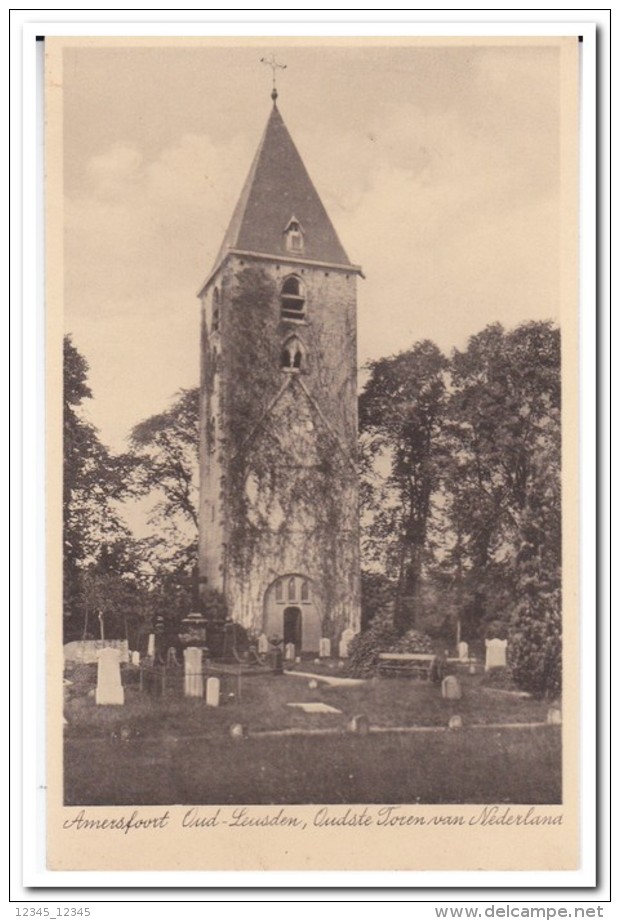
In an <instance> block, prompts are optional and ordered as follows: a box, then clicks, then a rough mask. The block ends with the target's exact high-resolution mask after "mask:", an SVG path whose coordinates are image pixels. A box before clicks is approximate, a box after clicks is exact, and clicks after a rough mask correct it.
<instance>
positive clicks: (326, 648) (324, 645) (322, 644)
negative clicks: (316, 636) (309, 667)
mask: <svg viewBox="0 0 620 921" xmlns="http://www.w3.org/2000/svg"><path fill="white" fill-rule="evenodd" d="M331 654H332V644H331V641H330V640H329V639H328V638H327V637H326V636H323V637H321V639H320V640H319V657H320V658H321V659H329V657H330V656H331Z"/></svg>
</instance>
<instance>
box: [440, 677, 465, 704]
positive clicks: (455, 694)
mask: <svg viewBox="0 0 620 921" xmlns="http://www.w3.org/2000/svg"><path fill="white" fill-rule="evenodd" d="M441 696H442V697H444V698H445V699H446V700H460V699H461V697H462V691H461V684H460V682H459V679H458V678H457V677H456V676H455V675H446V677H445V678H444V679H443V681H442V682H441Z"/></svg>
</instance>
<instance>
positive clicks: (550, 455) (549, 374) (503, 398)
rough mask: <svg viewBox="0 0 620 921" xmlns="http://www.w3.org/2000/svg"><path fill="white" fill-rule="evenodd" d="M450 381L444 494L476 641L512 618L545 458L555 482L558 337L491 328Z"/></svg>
mask: <svg viewBox="0 0 620 921" xmlns="http://www.w3.org/2000/svg"><path fill="white" fill-rule="evenodd" d="M451 375H452V377H451V380H452V393H451V396H450V399H449V402H448V407H447V422H446V426H445V446H446V466H445V472H444V478H443V485H444V489H445V492H446V507H447V513H448V518H449V520H450V523H451V527H452V530H453V534H454V535H455V537H454V541H453V547H452V550H451V553H452V557H453V560H454V567H455V570H456V569H459V570H460V572H461V574H462V578H463V579H464V581H465V583H466V585H467V591H466V592H465V593H464V595H466V596H467V600H466V602H465V603H464V608H465V612H466V613H467V614H468V615H469V620H470V625H471V629H472V631H475V630H476V629H477V628H478V627H479V626H480V625H481V624H482V623H483V622H484V621H485V620H486V619H489V618H493V619H496V618H497V617H498V612H499V613H500V614H501V613H502V611H503V612H505V613H506V614H509V613H510V608H511V605H512V604H513V601H514V597H515V593H516V592H517V591H518V583H519V579H520V574H519V572H518V567H517V565H516V561H517V555H518V553H519V547H520V546H521V544H522V540H523V528H524V527H525V522H526V520H527V516H528V515H530V514H531V511H532V505H531V503H532V501H533V496H534V495H535V493H536V491H537V490H538V489H539V483H540V477H541V475H542V471H541V462H540V459H541V458H542V457H545V465H546V469H547V472H548V474H549V475H550V476H552V477H555V479H556V480H557V481H558V482H559V463H560V456H559V455H560V451H559V411H560V338H559V331H558V330H557V329H556V328H554V327H553V325H552V324H551V323H547V322H531V323H525V324H523V325H521V326H518V327H517V328H516V329H514V330H513V331H511V332H506V331H505V330H504V329H503V328H502V327H501V326H500V325H499V324H494V325H492V326H488V327H486V328H485V329H484V330H483V331H482V332H481V333H479V334H478V335H476V336H473V337H472V338H471V339H470V340H469V343H468V345H467V348H466V349H465V350H464V351H462V352H461V351H458V350H455V352H454V354H453V356H452V361H451ZM558 496H559V492H558ZM548 539H549V540H550V541H551V540H553V539H554V538H553V537H552V536H551V535H549V536H548Z"/></svg>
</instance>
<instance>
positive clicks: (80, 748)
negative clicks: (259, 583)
mask: <svg viewBox="0 0 620 921" xmlns="http://www.w3.org/2000/svg"><path fill="white" fill-rule="evenodd" d="M196 651H198V650H196ZM495 654H496V653H495V650H493V652H492V655H495ZM127 658H128V659H129V661H127V662H125V663H123V664H122V665H121V664H120V661H119V660H120V654H119V652H118V650H110V649H107V650H106V649H103V650H100V651H99V654H98V656H97V661H96V662H90V663H84V662H73V663H67V667H66V671H65V762H64V763H65V802H66V804H67V805H69V804H71V805H98V804H117V805H122V804H132V803H133V804H142V805H148V804H153V805H155V804H164V803H165V804H222V805H225V804H230V803H235V804H270V803H274V804H284V803H289V804H295V803H502V802H506V803H508V802H510V803H557V802H560V801H561V738H560V732H561V727H560V726H559V725H556V723H559V722H560V717H559V712H560V711H559V710H558V709H557V708H554V707H551V708H550V706H549V701H548V700H544V699H535V698H534V697H531V696H530V695H527V694H524V693H522V692H518V691H517V690H515V689H514V688H510V686H509V684H510V683H509V682H508V681H506V680H504V678H505V675H504V673H505V671H506V670H505V669H502V668H497V667H493V668H491V669H486V670H485V668H484V663H483V662H478V663H477V665H475V666H472V665H471V664H468V663H469V662H470V660H467V661H466V662H462V663H461V662H459V661H458V660H456V661H453V662H452V665H450V664H448V665H447V668H446V671H447V672H450V673H451V674H447V675H446V676H445V677H444V678H443V679H442V680H437V678H435V680H431V677H430V675H426V674H424V673H420V674H417V673H416V674H411V673H408V672H407V671H404V672H402V671H398V670H397V671H396V672H394V673H392V672H389V671H388V672H387V674H386V672H385V670H383V669H381V668H378V669H377V671H376V673H375V674H374V675H373V676H372V677H369V678H366V679H355V678H351V677H349V676H348V674H347V673H348V672H349V664H348V662H347V660H346V659H343V658H341V657H337V656H334V657H332V656H323V657H321V658H316V659H310V658H306V659H304V660H302V661H300V660H298V661H295V659H292V660H290V661H288V662H284V663H281V662H276V668H275V669H274V668H273V667H272V662H271V660H265V662H264V664H263V665H262V666H258V665H257V666H256V667H254V668H252V667H247V666H244V665H242V664H240V663H236V664H231V663H228V664H225V663H221V662H219V663H218V662H207V663H206V665H205V666H203V664H202V662H200V667H198V666H197V661H194V658H196V657H195V656H194V658H192V655H191V654H190V655H189V656H185V657H184V659H185V662H184V663H181V662H179V661H178V660H177V661H176V662H175V663H171V664H170V665H169V666H168V667H164V666H163V665H162V666H160V667H159V668H153V665H152V663H151V662H150V661H149V660H146V661H145V660H143V661H142V663H141V664H138V660H137V658H136V657H133V660H132V658H131V657H127ZM297 658H298V659H299V657H297ZM405 658H406V657H405ZM409 658H411V657H409ZM417 658H418V659H420V658H425V657H423V656H418V657H417ZM107 659H115V660H116V666H115V668H114V669H113V673H112V675H111V679H110V676H109V675H107V673H106V670H107V669H108V668H109V665H108V663H107V661H106V660H107ZM413 660H414V663H415V660H416V657H415V656H413ZM396 662H397V663H402V659H396ZM405 664H406V665H407V664H408V663H406V662H405ZM415 664H417V663H415ZM282 665H283V667H280V666H282ZM164 672H165V683H164V682H163V681H162V677H163V675H164ZM102 675H103V685H105V686H103V685H102ZM505 685H508V687H506V686H505Z"/></svg>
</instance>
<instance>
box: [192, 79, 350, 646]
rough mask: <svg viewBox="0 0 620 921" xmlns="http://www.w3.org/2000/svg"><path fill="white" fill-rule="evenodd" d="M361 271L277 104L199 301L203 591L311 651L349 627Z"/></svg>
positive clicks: (244, 620) (241, 618)
mask: <svg viewBox="0 0 620 921" xmlns="http://www.w3.org/2000/svg"><path fill="white" fill-rule="evenodd" d="M274 97H275V93H274V96H273V97H272V98H274ZM330 155H332V154H330ZM359 274H361V270H360V268H359V266H356V265H353V264H352V263H351V262H350V261H349V259H348V257H347V254H346V253H345V251H344V249H343V247H342V245H341V243H340V241H339V239H338V236H337V235H336V232H335V230H334V228H333V226H332V224H331V221H330V219H329V217H328V216H327V213H326V211H325V208H324V207H323V205H322V203H321V200H320V198H319V196H318V194H317V192H316V190H315V188H314V185H313V184H312V181H311V179H310V177H309V176H308V173H307V171H306V168H305V166H304V164H303V162H302V160H301V157H300V156H299V153H298V152H297V149H296V148H295V145H294V144H293V141H292V140H291V137H290V135H289V133H288V130H287V128H286V126H285V124H284V122H283V120H282V116H281V115H280V112H279V110H278V108H277V105H276V101H275V98H274V103H273V109H272V111H271V114H270V116H269V120H268V122H267V127H266V129H265V132H264V134H263V137H262V140H261V142H260V144H259V147H258V150H257V152H256V156H255V157H254V161H253V163H252V166H251V169H250V172H249V175H248V178H247V180H246V182H245V185H244V187H243V190H242V192H241V196H240V198H239V201H238V203H237V207H236V208H235V211H234V213H233V216H232V219H231V222H230V226H229V227H228V230H227V232H226V235H225V237H224V240H223V243H222V246H221V248H220V251H219V253H218V255H217V258H216V260H215V265H214V267H213V270H212V271H211V273H210V275H209V276H208V277H207V279H206V281H205V283H204V284H203V286H202V288H201V289H200V292H199V297H200V302H201V386H200V396H201V408H200V419H201V424H200V516H199V521H200V525H199V561H198V565H199V582H200V586H201V592H202V593H203V596H204V595H205V594H206V593H207V591H208V589H209V588H215V589H218V590H219V591H221V592H222V593H223V594H224V596H225V598H226V601H227V606H228V611H229V614H230V616H231V617H232V618H233V619H234V620H235V621H237V622H238V623H240V624H242V625H243V626H244V627H245V628H246V629H248V630H250V631H252V632H254V633H256V634H260V633H263V632H264V633H266V634H267V635H268V636H269V637H272V636H274V635H277V636H279V637H282V638H283V639H284V641H285V642H293V643H295V645H296V647H297V650H299V651H302V652H307V653H311V652H317V651H318V649H319V640H320V639H321V637H322V636H327V637H329V638H330V639H331V640H332V643H335V642H337V641H338V639H339V637H340V635H341V634H342V631H343V630H344V629H346V628H352V629H353V630H354V631H357V630H358V629H359V622H360V563H359V533H358V528H359V521H358V483H357V470H356V441H357V381H356V283H357V276H358V275H359Z"/></svg>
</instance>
